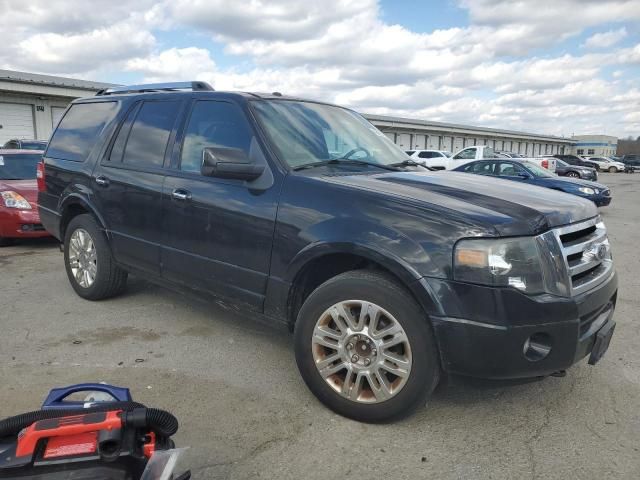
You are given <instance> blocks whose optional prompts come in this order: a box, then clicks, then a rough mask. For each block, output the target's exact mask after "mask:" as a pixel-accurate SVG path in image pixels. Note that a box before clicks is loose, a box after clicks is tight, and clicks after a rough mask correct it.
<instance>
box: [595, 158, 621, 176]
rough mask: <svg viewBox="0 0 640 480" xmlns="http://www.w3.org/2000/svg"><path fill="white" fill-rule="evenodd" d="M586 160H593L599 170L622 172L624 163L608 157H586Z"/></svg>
mask: <svg viewBox="0 0 640 480" xmlns="http://www.w3.org/2000/svg"><path fill="white" fill-rule="evenodd" d="M585 160H586V161H587V162H593V163H595V164H596V165H597V166H598V170H599V171H601V172H609V173H618V172H624V168H625V165H624V163H622V162H616V161H615V160H613V159H611V158H610V157H587V158H586V159H585Z"/></svg>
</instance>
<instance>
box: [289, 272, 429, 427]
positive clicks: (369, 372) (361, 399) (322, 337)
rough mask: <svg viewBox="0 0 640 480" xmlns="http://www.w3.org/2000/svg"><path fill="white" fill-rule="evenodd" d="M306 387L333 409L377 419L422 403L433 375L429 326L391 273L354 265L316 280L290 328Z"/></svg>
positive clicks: (363, 418) (396, 415)
mask: <svg viewBox="0 0 640 480" xmlns="http://www.w3.org/2000/svg"><path fill="white" fill-rule="evenodd" d="M295 351H296V362H297V364H298V368H299V370H300V373H301V374H302V377H303V379H304V381H305V382H306V384H307V386H308V387H309V389H310V390H311V391H312V392H313V393H314V394H315V395H316V396H317V397H318V399H319V400H320V401H321V402H322V403H324V404H325V405H326V406H328V407H329V408H331V409H332V410H334V411H335V412H336V413H339V414H340V415H344V416H345V417H349V418H352V419H354V420H359V421H364V422H384V421H390V420H393V419H396V418H399V417H402V416H405V415H408V414H409V413H411V412H412V411H414V410H415V409H416V408H418V407H419V406H421V405H424V404H425V402H426V399H427V397H428V396H429V395H430V394H431V392H432V391H433V389H434V388H435V387H436V385H437V383H438V380H439V376H440V365H439V361H438V353H437V347H436V343H435V341H434V337H433V334H432V332H431V326H430V325H429V322H428V319H427V317H426V315H425V313H424V312H423V310H422V309H421V307H420V305H418V304H417V302H416V301H415V300H414V299H413V297H412V296H411V295H410V294H409V293H408V292H407V291H406V290H405V289H404V288H403V287H402V286H401V285H399V284H398V283H397V282H396V281H395V280H393V279H391V278H389V277H388V276H386V275H383V274H380V273H375V272H370V271H365V270H359V271H352V272H347V273H343V274H341V275H338V276H336V277H334V278H332V279H330V280H328V281H327V282H325V283H323V284H322V285H320V286H319V287H318V288H317V289H316V290H315V291H314V292H312V293H311V295H310V296H309V297H308V298H307V300H306V301H305V302H304V304H303V306H302V308H301V309H300V313H299V314H298V319H297V322H296V328H295Z"/></svg>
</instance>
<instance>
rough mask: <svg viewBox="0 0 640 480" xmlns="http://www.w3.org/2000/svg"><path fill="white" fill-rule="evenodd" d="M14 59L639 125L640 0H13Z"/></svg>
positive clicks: (373, 108)
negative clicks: (162, 0) (436, 0)
mask: <svg viewBox="0 0 640 480" xmlns="http://www.w3.org/2000/svg"><path fill="white" fill-rule="evenodd" d="M0 11H1V12H2V17H3V18H4V19H11V21H10V22H8V21H4V22H2V25H1V26H0V33H1V34H2V38H3V48H2V49H0V66H1V67H2V68H6V69H14V70H22V71H29V72H37V73H48V74H54V75H65V76H73V77H80V78H85V79H90V80H98V81H107V82H114V83H135V82H140V81H164V80H172V81H173V80H193V79H198V80H207V81H209V82H211V84H212V85H213V86H214V87H215V88H216V89H234V90H250V91H276V90H277V91H280V92H283V93H286V94H294V95H301V96H305V97H311V98H317V99H323V100H328V101H332V102H336V103H340V104H343V105H348V106H350V107H353V108H356V109H358V110H359V111H362V112H369V113H380V114H391V115H398V116H408V117H416V118H422V119H428V120H437V121H448V122H456V123H465V124H471V125H483V126H492V127H498V128H509V129H517V130H525V131H534V132H541V133H549V134H556V135H565V136H570V135H571V134H574V133H575V134H586V133H607V134H611V135H618V136H624V137H626V136H628V135H633V136H634V137H635V136H638V135H640V1H639V0H628V1H626V0H620V1H615V0H614V1H606V0H536V1H534V0H531V1H529V0H520V1H517V0H443V1H440V2H435V1H425V0H413V1H400V0H395V1H394V0H238V1H233V0H167V1H165V2H159V1H155V2H154V1H149V0H91V1H87V0H43V1H39V0H0Z"/></svg>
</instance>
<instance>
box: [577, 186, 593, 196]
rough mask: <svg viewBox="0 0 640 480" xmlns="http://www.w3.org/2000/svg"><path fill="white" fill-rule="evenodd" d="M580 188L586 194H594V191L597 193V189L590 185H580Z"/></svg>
mask: <svg viewBox="0 0 640 480" xmlns="http://www.w3.org/2000/svg"><path fill="white" fill-rule="evenodd" d="M578 190H579V191H580V192H582V193H584V194H585V195H593V194H594V193H597V191H596V190H594V189H593V188H589V187H580V188H578Z"/></svg>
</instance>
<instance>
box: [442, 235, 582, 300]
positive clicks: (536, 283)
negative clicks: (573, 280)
mask: <svg viewBox="0 0 640 480" xmlns="http://www.w3.org/2000/svg"><path fill="white" fill-rule="evenodd" d="M453 277H454V279H455V280H459V281H462V282H469V283H476V284H480V285H488V286H492V287H511V288H515V289H517V290H520V291H521V292H523V293H526V294H540V293H550V294H553V295H559V296H563V297H567V296H569V294H570V292H569V285H570V280H569V274H568V272H567V269H566V267H565V265H564V257H563V255H562V251H561V250H560V245H559V244H558V242H557V240H556V238H555V235H554V233H553V232H552V231H548V232H546V233H544V234H542V235H538V236H536V237H518V238H491V239H488V238H478V239H469V240H462V241H460V242H458V243H457V245H456V248H455V252H454V260H453Z"/></svg>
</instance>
